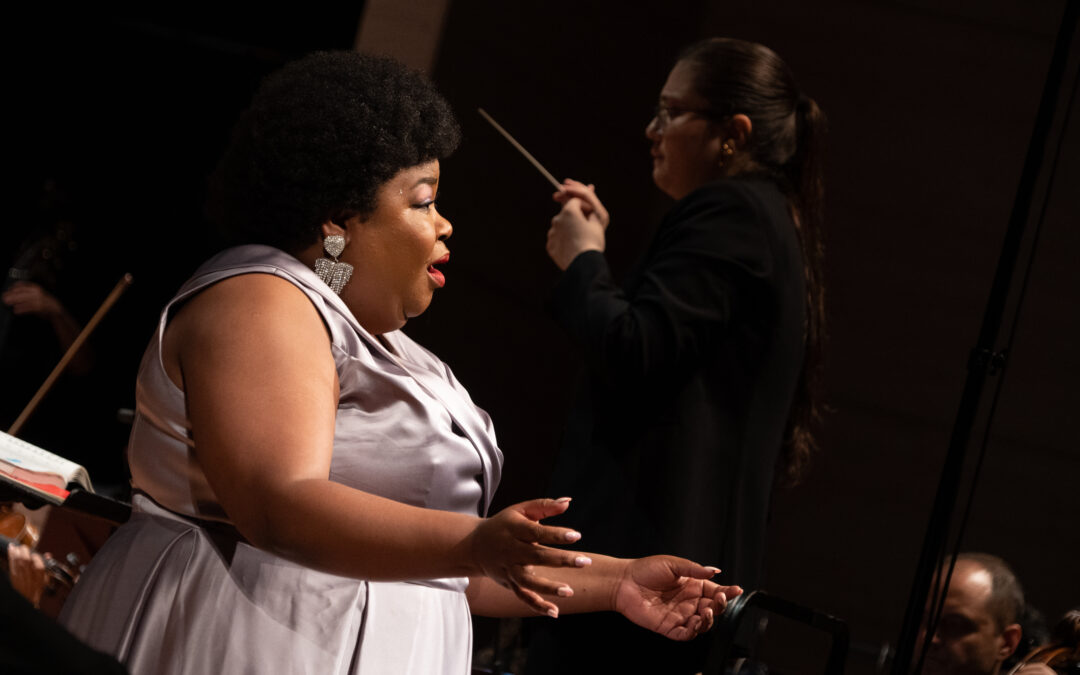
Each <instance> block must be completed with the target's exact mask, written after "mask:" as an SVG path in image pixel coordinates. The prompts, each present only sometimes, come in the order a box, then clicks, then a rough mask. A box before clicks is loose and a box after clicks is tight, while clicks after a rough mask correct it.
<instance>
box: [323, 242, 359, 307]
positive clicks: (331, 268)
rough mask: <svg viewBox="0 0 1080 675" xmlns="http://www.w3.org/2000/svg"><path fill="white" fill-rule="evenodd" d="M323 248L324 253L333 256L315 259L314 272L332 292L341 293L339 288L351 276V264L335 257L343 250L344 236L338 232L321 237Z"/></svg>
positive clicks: (341, 287)
mask: <svg viewBox="0 0 1080 675" xmlns="http://www.w3.org/2000/svg"><path fill="white" fill-rule="evenodd" d="M323 250H324V251H326V255H328V256H330V258H333V260H330V258H319V259H318V260H316V261H315V274H317V275H318V276H319V278H320V279H322V280H323V281H324V282H325V283H326V285H327V286H329V287H330V290H332V291H333V292H334V293H337V294H338V295H341V289H343V288H345V284H347V283H349V278H350V277H352V273H353V266H352V265H350V264H349V263H344V262H340V261H339V260H338V259H337V257H338V256H339V255H341V252H342V251H344V250H345V237H343V236H341V235H340V234H331V235H330V236H328V237H326V238H325V239H323Z"/></svg>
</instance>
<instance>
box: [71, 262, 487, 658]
mask: <svg viewBox="0 0 1080 675" xmlns="http://www.w3.org/2000/svg"><path fill="white" fill-rule="evenodd" d="M252 273H261V274H273V275H276V276H279V277H281V278H283V279H286V280H288V281H290V282H291V283H293V284H295V285H296V286H297V287H298V288H300V290H302V291H303V292H304V293H305V294H306V295H307V296H308V298H310V300H311V302H312V303H313V304H314V306H315V307H316V309H317V310H318V312H319V314H320V315H321V316H322V319H323V321H324V322H325V324H326V326H327V329H328V331H329V333H330V338H331V350H332V352H333V357H334V362H335V364H336V366H337V372H338V379H339V382H340V400H339V403H338V410H337V417H336V423H335V434H334V450H333V458H332V462H331V467H330V479H331V480H333V481H336V482H339V483H343V484H345V485H349V486H351V487H354V488H356V489H358V490H363V491H366V492H370V493H372V494H377V495H380V496H383V497H387V498H390V499H394V500H397V501H400V502H404V503H406V504H411V505H413V506H420V507H425V508H432V509H441V510H446V511H454V512H457V513H464V514H469V515H485V514H486V512H487V508H488V505H489V504H490V502H491V496H492V493H493V492H494V490H495V487H496V485H497V484H498V480H499V476H500V472H501V467H502V453H501V452H500V451H499V449H498V447H497V446H496V443H495V436H494V432H493V429H492V426H491V420H490V419H489V418H488V416H487V414H486V413H484V412H483V411H482V410H480V409H479V408H477V407H476V406H475V405H474V404H473V403H472V401H471V400H470V398H469V396H468V394H467V393H466V391H465V390H464V388H463V387H462V386H461V385H460V384H459V383H458V381H457V380H456V379H455V378H454V376H453V374H452V373H451V372H450V369H449V368H448V367H447V366H446V364H444V363H443V362H442V361H440V360H439V359H438V358H436V357H435V356H434V355H432V354H431V353H430V352H428V351H426V350H425V349H423V348H422V347H420V346H419V345H417V344H416V343H415V342H413V341H412V340H410V339H409V338H408V337H407V336H405V335H404V334H402V333H400V332H398V331H395V332H392V333H387V334H385V335H383V338H384V339H385V340H386V342H387V343H388V344H389V345H390V346H391V347H392V349H393V351H392V352H391V351H390V350H387V349H386V348H385V347H384V346H383V345H382V344H380V342H379V341H378V340H377V339H375V337H374V336H372V335H371V334H369V333H368V332H367V331H365V330H364V329H363V328H362V327H361V326H360V324H359V323H357V321H356V319H355V318H354V317H353V316H352V314H351V312H350V311H349V310H348V308H347V307H346V306H345V304H344V303H343V302H342V301H341V299H340V298H338V297H337V296H336V295H334V294H333V292H332V291H331V290H330V289H329V287H328V286H327V285H326V284H324V283H323V282H322V281H321V280H320V279H319V278H318V277H317V276H315V274H314V272H312V271H311V270H309V269H308V268H307V267H305V266H304V265H303V264H302V263H301V262H300V261H298V260H296V259H295V258H293V257H292V256H290V255H288V254H286V253H284V252H282V251H279V250H277V249H273V248H270V247H266V246H242V247H238V248H234V249H229V250H227V251H224V252H223V253H221V254H219V255H217V256H215V257H214V258H212V259H211V260H210V261H208V262H207V263H206V264H204V265H203V266H202V267H201V268H200V269H199V270H198V271H197V272H196V273H195V275H194V276H193V277H192V279H191V280H190V281H188V282H187V283H186V284H185V285H184V286H183V287H182V288H181V289H180V291H179V292H178V293H177V295H176V297H175V298H174V299H173V300H172V301H170V303H169V304H168V305H167V306H166V307H165V309H164V311H163V312H162V314H161V320H160V322H159V324H158V328H157V332H156V334H155V336H154V338H153V339H152V340H151V342H150V345H149V347H148V348H147V350H146V353H145V355H144V357H143V360H142V365H141V366H140V369H139V376H138V380H137V385H136V406H137V411H136V418H135V422H134V426H133V427H132V433H131V440H130V443H129V447H128V461H129V463H130V466H131V473H132V483H133V486H134V488H135V490H136V496H135V498H134V499H133V515H132V518H131V520H130V521H129V522H128V523H126V524H125V525H123V526H122V527H121V528H120V529H119V530H118V531H117V532H116V533H115V534H113V535H112V537H110V538H109V540H108V541H107V542H106V544H105V546H104V548H102V550H101V551H99V552H98V553H97V554H96V555H95V556H94V558H93V560H92V562H91V564H90V566H89V567H88V569H87V570H86V572H85V573H84V574H83V576H82V578H81V579H80V581H79V583H78V584H77V585H76V587H75V589H74V591H73V592H72V594H71V596H70V597H69V599H68V601H67V603H66V605H65V607H64V612H63V614H62V616H61V622H62V623H63V624H64V625H65V626H67V628H68V629H69V630H71V631H72V632H73V633H74V634H75V635H76V636H77V637H79V638H81V639H82V640H84V641H85V642H87V643H88V644H90V645H91V646H93V647H95V648H97V649H99V650H102V651H106V652H109V653H111V654H114V655H116V656H117V657H118V658H119V659H120V660H121V661H123V662H124V663H126V664H127V666H128V667H129V668H130V670H131V672H132V673H133V674H134V675H138V674H139V673H154V674H163V675H196V674H198V675H203V674H205V673H220V674H225V675H230V674H234V673H311V674H313V675H315V674H317V675H330V674H336V673H350V674H352V673H415V674H417V675H420V674H424V675H430V674H432V673H453V674H461V675H464V674H466V673H468V672H469V669H470V658H471V651H472V645H471V642H472V627H471V617H470V615H469V607H468V603H467V601H466V599H465V593H464V591H465V588H466V586H467V585H468V579H466V578H446V579H430V580H422V581H412V582H400V583H387V582H366V581H363V580H360V579H353V578H348V577H341V576H336V575H332V574H326V573H323V572H319V571H315V570H312V569H309V568H306V567H304V566H302V565H299V564H297V563H293V562H290V561H288V560H285V559H283V558H280V557H278V556H275V555H273V554H271V553H268V552H266V551H263V550H260V549H257V548H255V547H253V546H252V545H250V544H248V543H247V542H246V541H245V540H244V539H243V537H241V536H240V535H239V534H238V533H237V531H236V530H235V528H233V527H232V525H231V524H230V523H229V521H228V517H227V516H226V514H225V512H224V511H223V510H222V508H221V506H220V504H219V502H218V500H217V498H216V497H215V495H214V493H213V491H212V490H211V489H210V486H209V484H208V483H207V481H206V477H205V475H204V474H203V472H202V470H201V468H200V467H199V464H198V462H197V460H196V458H195V456H194V454H193V452H192V448H193V442H192V440H191V427H190V423H189V422H188V420H187V415H186V412H185V401H184V394H183V392H182V391H180V390H179V389H178V388H177V387H176V386H175V385H174V384H173V383H172V381H171V380H170V379H169V377H168V375H167V374H166V373H165V370H164V366H163V365H162V360H161V340H162V336H163V335H164V331H165V326H166V324H167V322H168V320H169V316H170V312H171V311H172V310H173V309H174V308H176V307H178V306H179V305H178V303H182V302H183V301H184V300H186V299H188V298H190V297H192V296H194V295H195V294H196V293H198V292H199V291H201V290H202V289H204V288H206V287H208V286H210V285H211V284H214V283H216V282H218V281H220V280H222V279H225V278H227V277H230V276H234V275H238V274H252ZM236 328H237V330H243V326H237V327H236ZM249 497H250V498H251V499H258V498H259V495H257V494H252V495H249ZM312 527H319V523H312Z"/></svg>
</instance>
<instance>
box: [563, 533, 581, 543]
mask: <svg viewBox="0 0 1080 675" xmlns="http://www.w3.org/2000/svg"><path fill="white" fill-rule="evenodd" d="M578 539H581V533H580V532H567V533H566V541H577V540H578Z"/></svg>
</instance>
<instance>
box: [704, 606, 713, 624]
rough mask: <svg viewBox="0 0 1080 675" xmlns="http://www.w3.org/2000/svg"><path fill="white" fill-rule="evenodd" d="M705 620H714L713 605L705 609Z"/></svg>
mask: <svg viewBox="0 0 1080 675" xmlns="http://www.w3.org/2000/svg"><path fill="white" fill-rule="evenodd" d="M705 620H706V621H712V607H709V608H708V609H706V610H705Z"/></svg>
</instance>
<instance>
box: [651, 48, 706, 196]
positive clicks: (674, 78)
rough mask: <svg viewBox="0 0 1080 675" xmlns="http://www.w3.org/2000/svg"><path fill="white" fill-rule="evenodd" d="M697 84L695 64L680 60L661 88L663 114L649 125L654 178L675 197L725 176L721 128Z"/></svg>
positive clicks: (661, 109) (666, 191)
mask: <svg viewBox="0 0 1080 675" xmlns="http://www.w3.org/2000/svg"><path fill="white" fill-rule="evenodd" d="M693 84H694V82H693V66H692V65H690V64H689V63H687V62H685V61H680V62H678V63H676V64H675V67H674V68H672V69H671V73H670V74H669V75H668V78H667V82H665V83H664V88H663V89H662V90H661V91H660V105H659V113H658V114H657V115H656V117H654V118H653V119H652V121H651V122H649V126H647V127H646V128H645V136H646V137H647V138H648V139H649V140H650V141H652V150H651V154H652V158H653V181H654V182H655V183H656V186H657V187H658V188H660V189H661V190H663V191H664V192H665V193H667V194H668V195H670V196H671V197H673V198H675V199H682V198H683V197H685V196H686V195H688V194H690V193H691V192H693V191H694V190H696V189H697V188H699V187H701V186H702V185H704V184H706V183H708V182H710V181H713V180H716V179H718V178H720V177H721V176H722V175H723V174H722V171H721V167H720V160H721V155H720V147H721V144H722V143H723V139H722V138H721V127H720V125H719V124H718V123H717V122H715V121H714V120H712V119H711V118H710V117H709V116H708V115H706V114H705V113H708V112H710V111H709V103H708V101H706V100H705V98H704V97H702V96H701V95H700V94H698V93H697V92H696V91H694V87H693Z"/></svg>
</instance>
